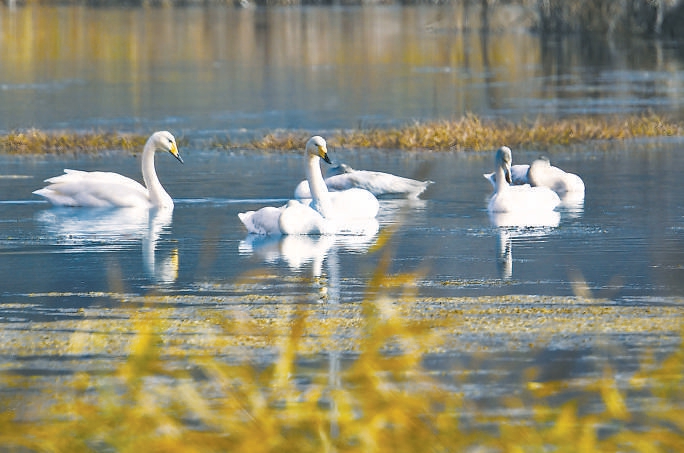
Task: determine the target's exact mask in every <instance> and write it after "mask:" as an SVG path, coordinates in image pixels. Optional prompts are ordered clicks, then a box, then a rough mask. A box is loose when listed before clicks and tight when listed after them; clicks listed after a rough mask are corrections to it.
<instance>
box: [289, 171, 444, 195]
mask: <svg viewBox="0 0 684 453" xmlns="http://www.w3.org/2000/svg"><path fill="white" fill-rule="evenodd" d="M331 173H333V174H331ZM328 174H329V175H330V176H328V177H327V178H325V185H326V186H328V190H332V191H341V190H347V189H351V188H353V187H357V188H359V189H366V190H367V191H369V192H370V193H372V194H373V195H375V196H376V197H381V196H384V195H397V196H404V197H406V198H418V196H419V195H420V194H421V193H423V192H424V191H425V189H427V187H428V186H429V185H430V184H432V183H433V181H418V180H415V179H410V178H404V177H402V176H396V175H393V174H390V173H383V172H380V171H368V170H354V169H353V168H351V167H350V166H349V165H345V164H340V165H338V166H336V167H334V169H333V170H332V171H331V172H328ZM294 195H295V198H296V199H298V200H300V199H304V198H311V191H310V190H309V183H308V181H302V182H300V183H299V184H298V185H297V187H296V188H295V194H294Z"/></svg>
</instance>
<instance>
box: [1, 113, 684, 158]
mask: <svg viewBox="0 0 684 453" xmlns="http://www.w3.org/2000/svg"><path fill="white" fill-rule="evenodd" d="M317 133H318V132H317V131H298V132H291V131H287V132H273V133H267V134H265V135H264V136H263V137H259V138H256V139H252V140H251V141H248V142H243V143H241V142H236V141H234V140H232V139H231V138H230V137H216V138H215V139H214V140H212V141H211V142H210V143H208V144H207V143H201V144H199V145H198V146H202V147H205V148H209V149H255V150H264V151H293V150H300V149H302V147H303V144H304V143H305V142H306V140H307V139H308V137H310V136H311V135H314V134H317ZM678 135H684V126H683V125H682V124H681V123H678V122H675V121H671V120H669V119H667V118H665V117H662V116H660V115H656V114H645V115H636V116H627V117H610V118H596V117H578V118H568V119H543V118H538V119H535V120H529V121H528V120H523V121H520V122H512V121H507V120H488V119H484V118H480V117H478V116H476V115H466V116H464V117H462V118H459V119H455V120H437V121H426V122H415V123H412V124H408V125H405V126H403V127H395V128H373V129H355V130H345V131H337V132H334V133H332V134H330V135H329V136H326V137H325V138H326V139H327V141H328V143H329V144H330V145H331V146H339V147H344V148H378V149H398V150H411V151H424V150H429V151H482V150H491V149H494V148H498V147H499V146H501V145H508V146H511V147H515V148H520V147H525V148H528V149H545V150H546V149H547V148H549V147H553V146H565V145H572V144H579V143H583V142H589V141H600V140H628V139H636V138H656V137H670V136H678ZM146 140H147V136H143V135H135V134H119V133H115V132H86V133H82V132H71V131H57V132H51V131H41V130H36V129H30V130H26V131H13V132H10V133H8V134H5V135H2V136H0V152H2V153H5V154H18V155H28V154H62V153H85V152H100V151H104V150H124V151H130V152H138V151H140V150H142V147H143V145H144V143H145V141H146ZM187 143H188V141H187V140H185V139H181V140H179V145H181V146H183V145H187Z"/></svg>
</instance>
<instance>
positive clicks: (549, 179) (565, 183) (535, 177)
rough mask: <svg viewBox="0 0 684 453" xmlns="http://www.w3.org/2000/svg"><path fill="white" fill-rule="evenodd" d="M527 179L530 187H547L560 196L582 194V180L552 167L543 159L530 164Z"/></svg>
mask: <svg viewBox="0 0 684 453" xmlns="http://www.w3.org/2000/svg"><path fill="white" fill-rule="evenodd" d="M527 177H528V179H529V182H530V185H531V186H534V187H548V188H549V189H551V190H553V191H554V192H556V193H557V194H559V195H561V196H562V195H565V194H568V193H582V194H583V193H584V182H583V181H582V178H580V177H579V176H577V175H575V174H573V173H567V172H565V171H563V170H561V169H560V168H558V167H554V166H553V165H551V162H549V160H548V159H545V158H541V159H537V160H535V161H534V162H532V164H531V165H530V169H529V170H528V172H527Z"/></svg>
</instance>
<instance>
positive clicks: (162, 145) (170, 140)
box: [148, 131, 183, 164]
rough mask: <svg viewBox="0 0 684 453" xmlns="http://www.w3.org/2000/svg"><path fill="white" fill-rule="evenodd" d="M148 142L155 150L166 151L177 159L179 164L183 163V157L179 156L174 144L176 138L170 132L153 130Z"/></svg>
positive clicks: (176, 146)
mask: <svg viewBox="0 0 684 453" xmlns="http://www.w3.org/2000/svg"><path fill="white" fill-rule="evenodd" d="M148 143H151V144H152V146H154V150H155V151H166V152H168V153H170V154H171V155H172V156H173V157H175V158H176V159H178V161H179V162H180V163H181V164H182V163H183V158H181V156H180V154H179V153H178V145H177V144H176V139H175V138H174V136H173V134H171V132H168V131H158V132H155V133H154V134H152V136H151V137H150V139H149V141H148Z"/></svg>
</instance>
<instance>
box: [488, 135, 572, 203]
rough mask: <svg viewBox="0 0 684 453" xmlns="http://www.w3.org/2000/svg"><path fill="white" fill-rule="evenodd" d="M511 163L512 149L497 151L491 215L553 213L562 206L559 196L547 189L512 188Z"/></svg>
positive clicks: (525, 186) (505, 148)
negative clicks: (525, 212)
mask: <svg viewBox="0 0 684 453" xmlns="http://www.w3.org/2000/svg"><path fill="white" fill-rule="evenodd" d="M511 161H512V155H511V150H510V148H508V147H507V146H502V147H501V148H499V149H498V150H497V152H496V159H495V162H496V165H495V171H494V178H495V180H496V185H495V190H494V194H493V195H492V196H491V198H490V199H489V204H488V207H487V209H488V211H489V212H490V213H493V212H499V213H500V212H523V211H528V212H534V211H551V210H553V209H554V208H555V207H556V206H558V205H559V204H560V198H559V197H558V195H557V194H556V193H555V192H554V191H553V190H551V189H549V188H547V187H531V186H529V185H523V186H511V185H510V183H511Z"/></svg>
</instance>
